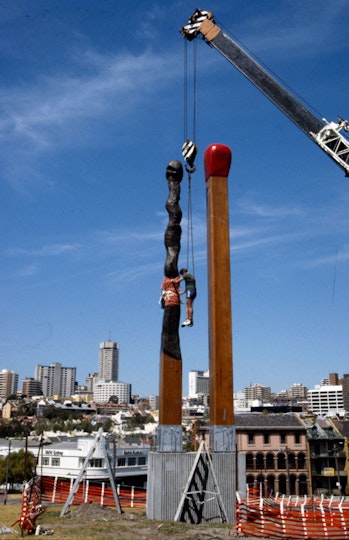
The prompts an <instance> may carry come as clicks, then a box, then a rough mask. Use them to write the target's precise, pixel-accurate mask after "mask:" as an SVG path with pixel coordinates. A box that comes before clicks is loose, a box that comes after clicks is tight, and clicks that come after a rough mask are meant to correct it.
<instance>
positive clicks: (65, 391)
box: [35, 362, 76, 398]
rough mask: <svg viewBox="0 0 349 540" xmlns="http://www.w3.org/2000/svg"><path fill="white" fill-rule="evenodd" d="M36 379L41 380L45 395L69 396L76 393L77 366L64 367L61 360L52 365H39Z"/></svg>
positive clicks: (36, 369)
mask: <svg viewBox="0 0 349 540" xmlns="http://www.w3.org/2000/svg"><path fill="white" fill-rule="evenodd" d="M35 379H36V380H37V381H40V383H41V387H42V394H43V395H44V396H45V397H52V396H59V397H61V398H69V397H71V396H72V395H73V394H74V393H75V380H76V368H71V367H63V366H62V364H60V363H59V362H56V363H54V364H51V365H50V366H40V365H37V366H36V368H35Z"/></svg>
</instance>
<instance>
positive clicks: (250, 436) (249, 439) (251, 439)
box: [247, 433, 254, 444]
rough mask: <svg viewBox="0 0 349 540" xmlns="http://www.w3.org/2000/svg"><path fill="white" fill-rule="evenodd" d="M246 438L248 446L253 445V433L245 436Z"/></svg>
mask: <svg viewBox="0 0 349 540" xmlns="http://www.w3.org/2000/svg"><path fill="white" fill-rule="evenodd" d="M247 437H248V444H254V435H253V433H249V434H248V435H247Z"/></svg>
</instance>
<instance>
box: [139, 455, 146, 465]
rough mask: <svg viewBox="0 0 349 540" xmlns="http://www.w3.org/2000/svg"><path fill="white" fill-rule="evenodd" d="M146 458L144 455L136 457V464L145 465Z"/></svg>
mask: <svg viewBox="0 0 349 540" xmlns="http://www.w3.org/2000/svg"><path fill="white" fill-rule="evenodd" d="M146 464H147V460H146V459H145V456H143V457H140V458H138V465H146Z"/></svg>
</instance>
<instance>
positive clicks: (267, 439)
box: [263, 433, 270, 444]
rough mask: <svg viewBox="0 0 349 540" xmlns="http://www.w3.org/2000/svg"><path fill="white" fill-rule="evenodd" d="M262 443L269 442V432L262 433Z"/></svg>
mask: <svg viewBox="0 0 349 540" xmlns="http://www.w3.org/2000/svg"><path fill="white" fill-rule="evenodd" d="M263 440H264V444H270V438H269V433H263Z"/></svg>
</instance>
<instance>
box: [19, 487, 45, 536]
mask: <svg viewBox="0 0 349 540" xmlns="http://www.w3.org/2000/svg"><path fill="white" fill-rule="evenodd" d="M41 513H42V506H41V490H40V479H39V478H38V477H34V478H32V479H31V480H30V482H27V483H26V484H25V486H24V488H23V492H22V511H21V517H20V518H19V519H18V520H17V521H16V522H15V523H13V525H15V524H16V523H19V526H20V528H21V529H22V533H23V532H24V531H26V532H27V534H31V533H33V532H34V530H35V526H36V525H35V524H36V518H37V517H38V516H39V515H40V514H41Z"/></svg>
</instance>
